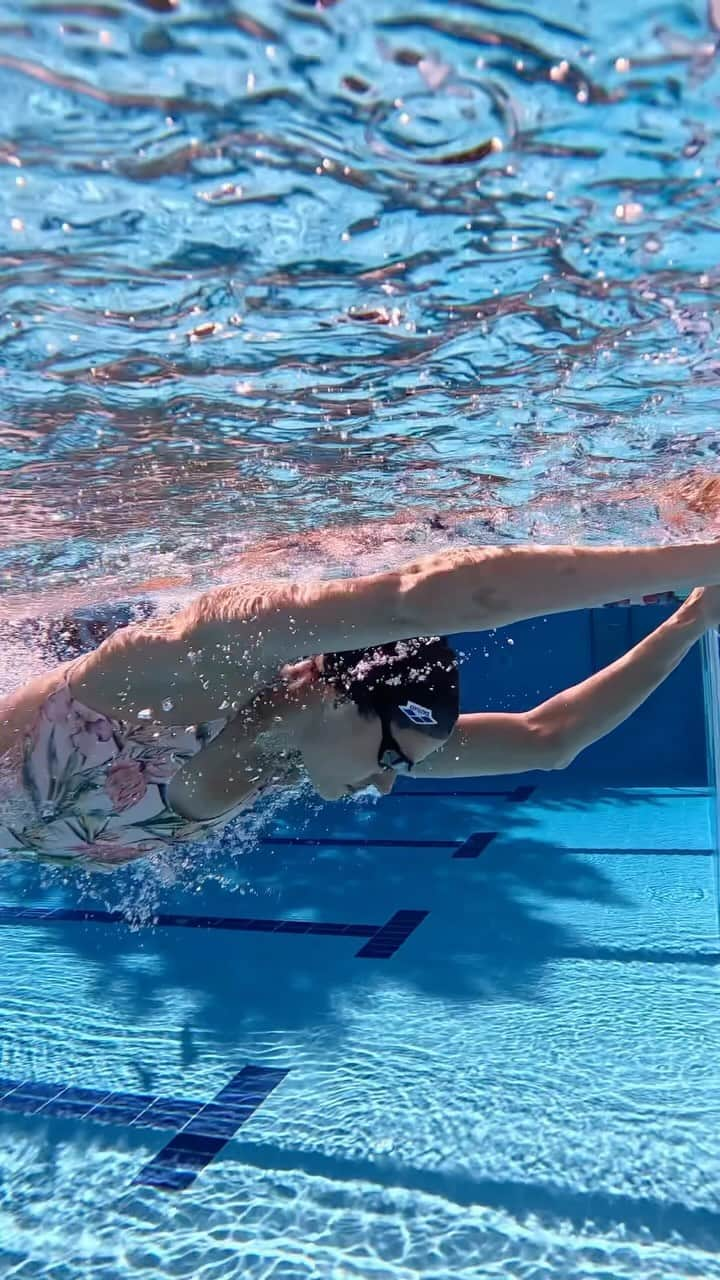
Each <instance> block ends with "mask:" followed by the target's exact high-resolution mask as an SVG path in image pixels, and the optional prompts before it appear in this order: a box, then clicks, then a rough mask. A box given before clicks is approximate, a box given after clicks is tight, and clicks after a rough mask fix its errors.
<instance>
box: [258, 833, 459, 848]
mask: <svg viewBox="0 0 720 1280" xmlns="http://www.w3.org/2000/svg"><path fill="white" fill-rule="evenodd" d="M457 843H458V841H457V840H381V839H380V838H379V837H377V836H373V837H372V838H371V839H367V838H366V837H365V836H263V837H262V839H261V840H260V844H270V845H273V844H282V845H318V846H323V847H324V846H338V847H339V848H344V849H357V848H359V847H360V846H362V847H363V849H364V848H366V847H367V848H369V849H452V848H454V846H455V845H456V844H457Z"/></svg>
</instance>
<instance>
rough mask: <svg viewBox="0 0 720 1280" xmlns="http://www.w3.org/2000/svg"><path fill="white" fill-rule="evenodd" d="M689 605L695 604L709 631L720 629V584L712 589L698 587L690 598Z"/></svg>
mask: <svg viewBox="0 0 720 1280" xmlns="http://www.w3.org/2000/svg"><path fill="white" fill-rule="evenodd" d="M687 603H688V604H691V603H694V604H695V606H696V608H697V610H698V612H699V615H700V616H701V617H702V618H703V619H704V620H705V622H706V624H707V627H708V629H711V628H713V627H720V584H716V585H715V586H712V587H696V588H695V590H694V591H693V593H692V595H690V596H688V601H687Z"/></svg>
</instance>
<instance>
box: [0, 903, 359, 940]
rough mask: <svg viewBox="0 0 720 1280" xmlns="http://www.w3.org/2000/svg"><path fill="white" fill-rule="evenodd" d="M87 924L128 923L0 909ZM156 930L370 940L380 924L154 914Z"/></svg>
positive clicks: (45, 910)
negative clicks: (291, 934) (317, 936)
mask: <svg viewBox="0 0 720 1280" xmlns="http://www.w3.org/2000/svg"><path fill="white" fill-rule="evenodd" d="M67 920H71V921H72V920H76V921H89V922H90V923H92V924H127V918H126V916H125V915H124V914H123V912H122V911H92V910H80V909H76V908H73V907H67V908H66V907H0V924H33V923H35V922H36V921H41V922H50V923H52V922H54V921H67ZM150 923H151V924H152V925H155V926H158V927H159V928H175V927H176V928H184V929H235V930H238V931H240V932H243V931H247V932H250V933H313V934H321V935H325V934H327V935H332V936H335V937H339V938H340V937H347V936H348V935H350V936H352V937H354V936H355V935H359V936H361V937H364V938H371V937H372V936H373V935H374V934H375V933H377V931H378V928H382V925H376V924H344V923H342V922H340V923H335V922H330V921H327V922H317V921H315V920H261V919H256V918H255V917H239V916H189V915H157V916H153V918H152V920H151V922H150Z"/></svg>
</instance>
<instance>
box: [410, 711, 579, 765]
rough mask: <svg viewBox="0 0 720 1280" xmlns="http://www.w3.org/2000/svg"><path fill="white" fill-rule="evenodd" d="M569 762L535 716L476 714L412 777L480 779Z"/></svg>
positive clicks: (462, 722) (461, 721) (460, 722)
mask: <svg viewBox="0 0 720 1280" xmlns="http://www.w3.org/2000/svg"><path fill="white" fill-rule="evenodd" d="M566 763H567V761H566V760H565V759H564V755H563V745H562V743H561V742H560V741H559V740H558V738H557V735H556V734H555V733H554V732H552V731H551V730H550V729H548V728H547V726H544V725H543V723H542V720H541V719H540V718H539V717H538V716H537V714H536V713H533V712H532V711H528V712H522V713H518V714H510V713H507V712H497V713H495V712H475V713H473V714H470V715H462V716H460V718H459V720H458V722H457V724H456V725H455V728H454V730H453V732H452V734H451V735H450V737H449V738H448V740H447V742H446V743H445V744H444V745H443V746H442V747H441V748H440V750H439V751H433V753H432V755H430V756H428V757H427V759H425V760H422V761H421V762H420V764H417V765H416V766H415V768H414V769H413V777H417V778H476V777H481V776H482V775H483V774H485V775H492V774H495V773H525V772H526V771H527V770H529V769H560V768H563V766H564V765H565V764H566Z"/></svg>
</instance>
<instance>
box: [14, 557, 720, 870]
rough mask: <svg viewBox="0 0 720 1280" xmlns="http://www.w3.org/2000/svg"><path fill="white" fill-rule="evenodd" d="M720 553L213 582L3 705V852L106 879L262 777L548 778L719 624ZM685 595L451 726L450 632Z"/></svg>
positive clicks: (218, 819) (348, 782)
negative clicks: (568, 665)
mask: <svg viewBox="0 0 720 1280" xmlns="http://www.w3.org/2000/svg"><path fill="white" fill-rule="evenodd" d="M718 581H720V542H715V541H713V542H696V543H686V544H682V545H675V546H664V547H563V546H547V547H538V546H527V547H507V548H506V547H469V548H467V549H462V550H450V551H445V552H440V553H437V554H433V555H428V556H425V557H423V558H421V559H419V560H416V561H414V562H413V563H411V564H408V565H405V566H404V567H401V568H399V569H396V570H392V571H389V572H384V573H374V574H371V575H367V576H364V577H358V578H348V579H330V580H324V581H295V582H288V581H268V582H265V583H260V584H258V583H253V584H251V585H245V586H243V585H237V586H221V587H215V588H211V589H210V590H208V591H205V592H203V593H202V594H201V595H199V596H198V597H197V598H196V599H195V600H194V601H193V602H192V603H190V604H189V605H187V606H186V607H185V608H183V609H181V610H180V611H179V612H177V613H176V614H174V615H173V616H172V617H170V618H165V619H161V620H147V619H145V620H141V621H139V622H136V623H134V624H131V625H129V626H124V627H122V628H121V629H120V630H116V631H115V632H114V633H113V634H111V635H109V636H108V637H107V638H106V639H104V640H103V641H102V643H100V645H99V647H97V648H95V649H93V650H92V651H91V652H89V653H84V654H82V655H81V656H80V657H77V658H74V659H71V660H70V661H65V662H61V663H60V664H59V665H58V666H57V667H56V668H55V669H53V670H52V671H50V672H47V673H44V674H43V675H41V676H38V677H36V678H35V679H33V680H31V681H29V682H28V683H27V684H25V685H23V686H22V687H21V688H18V689H17V690H15V691H14V692H13V693H12V694H10V695H9V696H8V697H6V698H5V699H4V700H3V701H2V702H0V759H1V760H2V771H1V773H2V779H3V780H4V781H3V783H2V786H3V796H2V805H1V807H0V850H3V851H5V852H6V856H10V857H12V856H16V857H18V856H23V855H27V854H30V855H34V856H36V857H39V858H43V859H45V858H47V859H54V858H62V859H78V860H80V861H83V862H84V863H87V864H88V865H94V866H97V867H110V866H113V865H116V864H118V863H122V862H127V861H130V860H132V859H134V858H137V857H142V856H146V855H150V854H152V853H153V852H155V851H159V850H161V849H165V848H167V847H168V846H171V845H173V844H175V843H176V842H178V841H188V840H193V839H196V838H197V839H199V838H202V836H203V834H204V832H206V831H207V830H208V828H210V827H218V826H223V825H225V824H226V823H227V822H228V821H230V819H231V818H233V817H234V816H235V815H236V814H237V813H238V812H239V811H241V810H242V809H243V808H245V807H246V806H248V805H249V804H251V803H252V801H253V800H254V799H255V798H256V797H257V795H258V794H259V792H260V791H261V790H263V789H265V788H266V787H268V786H275V787H280V788H282V787H288V786H291V785H293V784H294V783H295V782H296V781H297V780H298V778H299V777H302V776H305V777H308V778H309V780H310V782H311V783H312V784H313V786H314V788H315V790H316V791H317V792H318V794H319V795H320V796H322V797H323V798H324V799H325V800H338V799H340V798H341V797H343V796H347V795H351V794H353V793H354V792H356V791H359V790H362V789H364V788H366V787H368V786H373V787H374V788H375V789H376V790H377V791H379V792H381V793H387V792H389V791H390V790H391V789H392V787H393V785H394V783H395V780H396V778H397V775H398V773H407V774H410V775H411V776H412V777H421V778H428V777H435V778H438V777H443V778H451V777H472V776H477V775H487V774H496V773H513V772H524V771H526V770H529V769H547V770H551V769H561V768H564V767H565V766H566V765H567V764H569V763H570V761H571V760H573V759H574V758H575V756H576V755H577V754H578V752H580V751H582V750H583V749H584V748H585V747H587V746H588V745H589V744H590V743H591V742H594V741H596V740H597V739H598V738H601V737H602V736H603V735H604V734H607V733H609V732H610V731H611V730H612V729H614V728H615V727H616V726H617V725H619V724H620V723H621V722H622V721H623V720H625V719H626V718H627V717H628V716H629V715H630V714H631V713H632V712H633V711H634V710H635V709H636V708H637V707H638V706H639V705H640V704H641V703H642V702H643V701H644V700H645V699H646V698H647V697H648V695H649V694H650V693H651V692H652V691H653V689H655V688H656V687H657V686H658V685H659V684H660V683H661V682H662V681H663V680H664V679H665V677H666V676H667V675H669V673H670V672H671V671H672V670H673V669H674V668H675V667H676V666H677V665H678V663H679V662H680V661H681V659H682V658H683V657H684V655H685V654H686V653H687V652H688V650H689V649H690V648H691V647H692V645H693V644H694V642H695V641H696V640H697V639H699V638H700V637H701V636H702V635H703V633H704V632H705V631H706V630H707V629H708V628H711V627H715V626H717V625H718V623H719V622H720V587H718V586H714V585H709V586H706V587H704V588H702V587H699V588H695V589H693V588H694V587H695V584H696V583H707V584H714V583H715V582H718ZM666 590H669V591H678V592H688V591H691V593H692V594H690V596H689V597H688V599H687V600H686V601H685V602H684V603H683V604H681V605H680V606H679V608H678V609H677V610H676V612H675V613H674V614H673V615H672V617H670V618H669V619H667V620H666V621H665V622H663V623H662V625H661V626H659V627H658V628H657V630H656V631H654V632H653V633H652V634H651V635H649V636H647V637H646V638H645V639H644V640H642V641H641V642H640V643H639V644H638V645H636V646H635V647H634V648H633V649H631V650H630V651H629V652H628V653H627V654H625V655H624V656H623V657H621V658H620V659H618V660H617V661H616V662H614V663H613V664H612V665H611V666H609V667H607V668H606V669H604V670H603V671H600V672H598V673H597V674H595V675H593V676H591V677H589V679H587V680H585V681H583V682H582V683H581V684H578V685H576V686H574V687H573V688H570V689H567V690H565V691H564V692H562V693H559V694H557V695H556V696H554V697H552V698H550V699H549V700H547V701H546V702H543V703H542V704H541V705H539V706H536V707H534V708H532V709H530V710H528V711H526V712H523V713H519V714H505V713H482V714H468V715H459V714H458V709H459V696H458V683H459V681H458V668H457V660H456V657H455V654H454V653H453V651H452V649H451V648H450V646H449V645H448V643H447V641H446V640H445V639H444V635H445V634H447V633H456V632H463V631H480V630H486V629H490V628H495V627H502V626H506V625H507V624H509V623H512V622H515V621H518V620H520V619H523V618H530V617H536V616H538V615H543V614H551V613H560V612H564V611H566V610H571V609H581V608H589V607H593V606H596V605H601V604H603V603H605V602H607V601H608V600H617V599H624V598H628V597H639V596H642V595H643V594H649V593H654V592H660V591H666Z"/></svg>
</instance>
